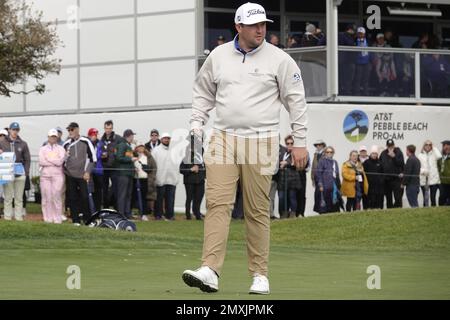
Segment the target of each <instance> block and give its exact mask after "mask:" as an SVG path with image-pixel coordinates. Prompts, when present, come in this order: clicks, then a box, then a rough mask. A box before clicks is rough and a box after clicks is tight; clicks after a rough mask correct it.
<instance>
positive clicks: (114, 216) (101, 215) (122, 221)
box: [86, 209, 136, 232]
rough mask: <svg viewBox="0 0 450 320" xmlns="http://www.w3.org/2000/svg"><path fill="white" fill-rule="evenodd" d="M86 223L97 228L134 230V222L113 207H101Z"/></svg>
mask: <svg viewBox="0 0 450 320" xmlns="http://www.w3.org/2000/svg"><path fill="white" fill-rule="evenodd" d="M86 225H90V226H92V227H97V228H109V229H114V230H125V231H130V232H136V224H135V223H134V222H132V221H130V220H128V219H127V218H126V217H125V216H124V215H123V214H121V213H119V212H117V211H116V210H113V209H102V210H99V211H97V212H96V213H94V214H93V215H92V216H91V218H90V219H89V220H88V221H87V222H86Z"/></svg>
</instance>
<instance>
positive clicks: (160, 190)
mask: <svg viewBox="0 0 450 320" xmlns="http://www.w3.org/2000/svg"><path fill="white" fill-rule="evenodd" d="M175 188H176V186H172V185H170V184H166V185H163V186H160V187H159V186H157V187H156V192H157V196H156V206H155V217H156V218H161V217H162V215H163V214H165V217H166V218H167V219H173V218H174V215H175V212H174V204H175ZM163 202H164V204H165V208H164V211H163Z"/></svg>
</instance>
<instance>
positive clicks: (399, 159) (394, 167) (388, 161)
mask: <svg viewBox="0 0 450 320" xmlns="http://www.w3.org/2000/svg"><path fill="white" fill-rule="evenodd" d="M394 154H395V156H394V157H391V156H389V155H388V150H387V149H386V150H384V151H383V152H382V153H381V155H380V162H381V166H382V168H383V172H384V173H385V174H388V175H386V176H385V179H386V180H392V179H396V177H395V176H398V175H399V174H400V173H403V169H404V166H405V160H404V158H403V153H402V151H401V150H400V149H399V148H394ZM389 174H390V176H389Z"/></svg>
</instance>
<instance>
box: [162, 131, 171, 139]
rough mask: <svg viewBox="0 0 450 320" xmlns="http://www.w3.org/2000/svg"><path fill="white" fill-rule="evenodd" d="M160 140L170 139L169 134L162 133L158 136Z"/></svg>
mask: <svg viewBox="0 0 450 320" xmlns="http://www.w3.org/2000/svg"><path fill="white" fill-rule="evenodd" d="M160 138H161V139H162V138H170V133H168V132H164V133H163V134H162V135H161V136H160Z"/></svg>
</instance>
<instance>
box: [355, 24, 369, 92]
mask: <svg viewBox="0 0 450 320" xmlns="http://www.w3.org/2000/svg"><path fill="white" fill-rule="evenodd" d="M356 46H357V47H366V48H367V47H368V46H369V45H368V43H367V39H366V29H364V27H359V28H358V29H357V33H356ZM369 63H370V56H369V52H368V51H359V52H358V55H357V58H356V65H355V77H354V79H353V95H354V96H359V95H364V96H367V95H369V71H370V69H369V68H370V64H369ZM361 89H362V90H361Z"/></svg>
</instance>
